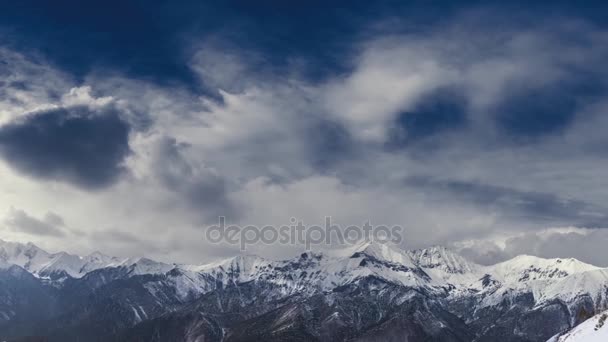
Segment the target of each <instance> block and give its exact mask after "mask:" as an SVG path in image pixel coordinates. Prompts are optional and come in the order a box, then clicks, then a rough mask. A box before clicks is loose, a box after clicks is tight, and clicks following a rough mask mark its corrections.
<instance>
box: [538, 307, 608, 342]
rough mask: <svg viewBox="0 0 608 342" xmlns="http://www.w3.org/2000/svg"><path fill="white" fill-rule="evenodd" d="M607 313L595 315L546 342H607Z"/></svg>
mask: <svg viewBox="0 0 608 342" xmlns="http://www.w3.org/2000/svg"><path fill="white" fill-rule="evenodd" d="M607 319H608V312H603V313H600V314H597V315H595V316H593V317H591V318H590V319H588V320H586V321H585V322H583V323H581V324H580V325H578V326H577V327H575V328H574V329H572V330H570V331H568V332H567V333H564V334H560V335H559V336H554V337H553V338H551V339H549V340H548V341H547V342H605V341H608V325H606V320H607Z"/></svg>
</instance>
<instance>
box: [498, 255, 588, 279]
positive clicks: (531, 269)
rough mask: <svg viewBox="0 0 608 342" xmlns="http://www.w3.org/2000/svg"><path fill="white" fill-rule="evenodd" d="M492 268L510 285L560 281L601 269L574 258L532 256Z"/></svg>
mask: <svg viewBox="0 0 608 342" xmlns="http://www.w3.org/2000/svg"><path fill="white" fill-rule="evenodd" d="M491 268H492V270H493V273H494V274H495V275H496V276H497V277H498V278H499V279H500V280H502V281H504V282H506V283H508V284H514V283H521V282H527V281H531V280H546V279H559V278H565V277H567V276H569V275H572V274H576V273H581V272H586V271H593V270H597V269H599V267H596V266H593V265H589V264H586V263H584V262H581V261H578V260H576V259H573V258H568V259H544V258H539V257H535V256H530V255H520V256H517V257H515V258H513V259H511V260H507V261H504V262H502V263H499V264H496V265H494V266H491Z"/></svg>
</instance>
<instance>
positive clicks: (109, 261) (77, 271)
mask: <svg viewBox="0 0 608 342" xmlns="http://www.w3.org/2000/svg"><path fill="white" fill-rule="evenodd" d="M0 262H3V263H6V264H10V265H17V266H20V267H22V268H24V269H25V270H27V271H28V272H30V273H32V274H33V275H35V276H37V277H41V278H51V279H60V278H64V277H65V276H69V277H72V278H80V277H82V276H84V275H85V274H87V273H89V272H91V271H94V270H97V269H101V268H108V267H131V268H132V269H133V272H134V274H144V273H152V272H156V273H164V272H167V271H169V270H170V269H172V268H173V267H172V266H171V265H168V264H163V263H160V262H156V261H153V260H150V259H146V258H125V259H120V258H116V257H110V256H107V255H105V254H102V253H100V252H94V253H91V254H89V255H86V256H78V255H73V254H69V253H66V252H58V253H48V252H46V251H44V250H42V249H41V248H39V247H38V246H36V245H34V244H33V243H27V244H21V243H16V242H8V241H3V240H0Z"/></svg>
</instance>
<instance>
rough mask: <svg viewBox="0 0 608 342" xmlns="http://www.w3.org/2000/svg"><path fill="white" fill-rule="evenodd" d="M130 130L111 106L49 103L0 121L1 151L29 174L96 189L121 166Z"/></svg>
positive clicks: (112, 178) (110, 180)
mask: <svg viewBox="0 0 608 342" xmlns="http://www.w3.org/2000/svg"><path fill="white" fill-rule="evenodd" d="M128 136H129V125H128V124H127V123H126V122H125V121H123V120H122V119H121V118H120V116H119V114H118V113H117V112H116V111H115V110H111V109H110V110H105V111H102V112H100V113H96V112H91V111H90V110H89V109H88V108H87V107H72V108H59V109H52V110H47V111H44V112H36V113H32V114H29V115H27V116H25V117H21V118H19V119H17V120H16V121H15V122H12V123H9V124H7V125H4V126H2V127H0V155H2V157H3V158H4V159H5V160H6V161H7V162H8V163H9V164H10V165H11V166H13V167H14V168H15V169H17V170H19V171H20V172H23V173H25V174H27V175H30V176H33V177H36V178H41V179H47V180H57V181H66V182H70V183H73V184H75V185H77V186H80V187H83V188H86V189H99V188H103V187H106V186H108V185H110V184H112V183H113V182H115V181H116V180H117V179H118V177H119V176H120V175H121V174H122V173H123V172H124V167H123V165H122V163H123V160H124V158H125V157H126V156H127V155H129V153H130V149H129V140H128Z"/></svg>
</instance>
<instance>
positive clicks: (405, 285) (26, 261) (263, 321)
mask: <svg viewBox="0 0 608 342" xmlns="http://www.w3.org/2000/svg"><path fill="white" fill-rule="evenodd" d="M607 308H608V269H607V268H602V267H597V266H593V265H590V264H586V263H584V262H581V261H578V260H576V259H572V258H566V259H563V258H562V259H544V258H539V257H534V256H528V255H521V256H518V257H515V258H513V259H511V260H508V261H504V262H501V263H498V264H495V265H491V266H482V265H479V264H476V263H473V262H471V261H469V260H467V259H465V258H464V257H462V256H460V255H458V254H457V253H454V252H452V251H450V250H448V249H446V248H444V247H441V246H434V247H430V248H426V249H419V250H412V251H406V250H402V249H400V248H398V247H395V246H390V245H385V244H379V243H362V244H359V245H356V246H350V247H348V248H345V249H342V250H339V251H333V252H327V253H315V252H306V253H303V254H301V255H299V256H297V257H294V258H292V259H288V260H281V261H276V260H268V259H264V258H260V257H257V256H252V255H239V256H236V257H233V258H229V259H226V260H222V261H219V262H214V263H211V264H203V265H185V264H168V263H162V262H157V261H154V260H150V259H147V258H116V257H110V256H107V255H104V254H102V253H99V252H96V253H92V254H90V255H87V256H76V255H72V254H69V253H65V252H59V253H48V252H46V251H44V250H42V249H40V248H38V247H37V246H35V245H33V244H31V243H28V244H21V243H16V242H7V241H2V240H0V340H2V341H130V342H132V341H142V342H144V341H146V342H149V341H159V342H160V341H188V342H199V341H254V340H257V341H410V342H417V341H463V342H469V341H477V342H484V341H506V342H524V341H530V342H531V341H543V342H545V341H548V340H551V341H559V342H579V341H582V340H579V339H576V336H580V335H581V334H582V333H580V332H578V333H577V329H583V330H584V329H585V327H586V326H587V325H592V326H593V329H586V330H584V331H586V333H589V334H595V335H598V334H602V333H604V334H605V333H606V329H608V328H604V327H603V320H605V318H602V317H603V315H604V314H603V311H604V310H606V309H607ZM599 321H602V325H601V326H600V327H599V328H598V327H597V326H598V325H599ZM573 336H574V337H573ZM584 336H587V335H584ZM598 336H599V335H598ZM604 336H605V335H604ZM600 339H601V337H600ZM585 341H586V340H585Z"/></svg>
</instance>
